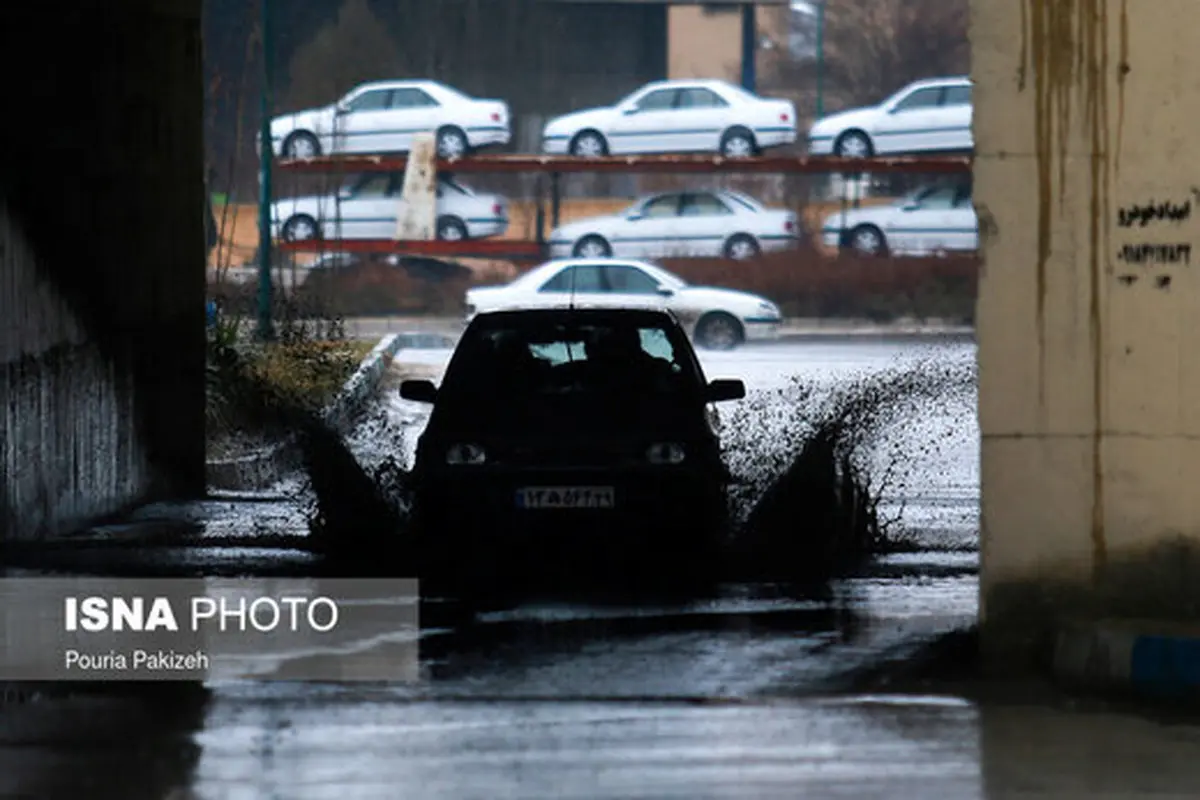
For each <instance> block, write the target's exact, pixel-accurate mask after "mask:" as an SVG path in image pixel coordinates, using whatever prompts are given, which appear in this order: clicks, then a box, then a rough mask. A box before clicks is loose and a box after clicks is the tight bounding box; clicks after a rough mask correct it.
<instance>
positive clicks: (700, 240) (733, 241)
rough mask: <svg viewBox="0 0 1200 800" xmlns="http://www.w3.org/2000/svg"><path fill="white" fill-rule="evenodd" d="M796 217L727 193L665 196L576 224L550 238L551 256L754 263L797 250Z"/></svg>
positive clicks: (739, 195)
mask: <svg viewBox="0 0 1200 800" xmlns="http://www.w3.org/2000/svg"><path fill="white" fill-rule="evenodd" d="M799 236H800V225H799V221H798V220H797V218H796V215H795V214H794V213H793V212H791V211H787V210H786V209H775V208H767V207H765V206H763V204H762V203H759V202H758V201H757V200H755V199H754V198H752V197H749V196H748V195H745V194H742V193H741V192H734V191H728V190H721V191H702V190H692V191H684V192H663V193H660V194H652V195H650V196H648V197H643V198H641V199H640V200H638V201H637V202H636V203H634V204H633V205H632V206H630V207H629V208H627V209H625V210H624V211H622V212H620V213H618V214H611V215H608V216H599V217H588V218H586V219H580V220H575V221H574V222H570V223H568V224H566V225H563V226H561V227H559V228H557V229H555V230H554V231H553V232H552V233H551V234H550V255H551V256H553V257H555V258H565V257H568V256H575V257H587V258H602V257H606V256H614V255H615V256H621V257H625V258H669V257H671V256H682V257H692V256H708V257H718V258H719V257H721V256H724V257H725V258H733V259H739V260H742V259H747V258H753V257H754V256H757V255H758V254H760V253H763V252H770V251H773V250H782V249H786V248H788V247H791V246H793V245H794V244H795V243H796V242H797V240H798V238H799Z"/></svg>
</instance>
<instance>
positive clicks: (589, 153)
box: [567, 130, 608, 158]
mask: <svg viewBox="0 0 1200 800" xmlns="http://www.w3.org/2000/svg"><path fill="white" fill-rule="evenodd" d="M567 151H568V152H569V153H570V154H571V155H573V156H575V157H577V158H597V157H599V156H606V155H608V142H607V141H606V140H605V138H604V136H603V134H601V133H600V132H599V131H593V130H586V131H580V132H579V133H577V134H575V138H573V139H572V140H571V144H570V145H569V146H568V147H567Z"/></svg>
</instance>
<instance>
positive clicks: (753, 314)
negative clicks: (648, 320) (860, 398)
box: [466, 258, 783, 350]
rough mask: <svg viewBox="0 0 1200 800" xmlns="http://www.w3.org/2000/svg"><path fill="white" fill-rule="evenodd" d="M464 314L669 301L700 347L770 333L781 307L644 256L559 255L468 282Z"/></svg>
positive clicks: (775, 330)
mask: <svg viewBox="0 0 1200 800" xmlns="http://www.w3.org/2000/svg"><path fill="white" fill-rule="evenodd" d="M466 304H467V320H468V321H470V319H471V318H472V317H474V316H475V315H476V314H478V313H482V312H485V311H502V310H507V309H519V308H570V307H572V306H573V307H575V308H665V309H667V310H669V311H671V312H673V313H674V314H675V316H676V317H678V318H679V321H680V322H681V323H682V324H683V326H684V328H685V329H686V330H688V331H689V332H690V333H691V335H692V337H693V339H695V341H696V343H697V344H698V345H700V346H701V347H704V348H708V349H714V350H729V349H732V348H735V347H737V346H738V345H739V344H741V343H742V342H745V341H750V340H761V339H773V338H776V337H777V336H778V334H779V326H780V324H781V323H782V322H783V319H782V316H781V315H780V312H779V307H778V306H776V305H775V304H774V303H772V302H770V301H769V300H766V299H764V298H762V297H759V296H758V295H753V294H747V293H746V292H737V291H733V290H731V289H718V288H712V287H707V286H689V285H688V284H687V283H686V282H685V281H684V280H683V279H682V278H680V277H678V276H677V275H673V274H671V273H670V272H667V271H666V270H664V269H663V268H662V267H659V266H657V265H655V264H650V263H647V262H645V261H633V260H623V259H620V260H619V259H586V258H575V259H558V260H555V261H548V262H546V263H545V264H542V265H541V266H539V267H535V268H534V269H532V270H530V271H529V272H526V273H525V274H524V275H522V276H521V277H519V278H517V279H516V280H514V281H513V282H511V283H508V284H505V285H503V286H484V287H478V288H475V289H468V290H467V294H466Z"/></svg>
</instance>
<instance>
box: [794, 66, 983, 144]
mask: <svg viewBox="0 0 1200 800" xmlns="http://www.w3.org/2000/svg"><path fill="white" fill-rule="evenodd" d="M971 86H972V84H971V79H970V78H967V77H954V78H936V79H931V80H923V81H916V82H915V83H910V84H909V85H908V86H905V87H904V88H903V89H901V90H900V91H898V92H896V93H895V94H893V95H892V96H891V97H889V98H888V99H886V100H884V101H883V102H882V103H880V104H879V105H877V106H869V107H866V108H856V109H851V110H849V111H843V112H841V113H838V114H831V115H830V116H827V117H824V118H823V119H820V120H817V122H816V123H814V124H813V126H812V128H811V129H810V130H809V133H808V152H809V153H810V154H812V155H814V156H840V157H843V158H869V157H871V156H889V155H902V154H907V153H952V152H969V151H971V150H973V149H974V147H975V138H974V135H973V133H972V131H971V119H972V109H973V106H972V104H971Z"/></svg>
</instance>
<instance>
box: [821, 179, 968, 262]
mask: <svg viewBox="0 0 1200 800" xmlns="http://www.w3.org/2000/svg"><path fill="white" fill-rule="evenodd" d="M821 230H822V237H823V241H824V244H825V246H826V247H829V248H844V249H849V250H855V251H857V252H860V253H865V254H867V255H879V256H882V255H889V254H891V255H931V254H937V253H943V252H956V251H957V252H970V251H973V250H976V249H978V247H979V220H978V218H977V217H976V214H975V206H974V204H973V203H972V202H971V185H970V183H969V182H962V183H960V184H957V185H956V184H954V183H950V184H946V185H935V186H927V187H925V188H923V189H920V190H918V191H916V192H913V193H912V194H910V195H909V196H908V197H905V198H903V199H901V200H898V201H897V202H896V203H894V204H893V205H886V206H868V207H866V208H856V209H850V210H847V211H845V212H837V213H835V214H831V215H830V216H828V217H827V218H826V219H825V222H824V224H823V225H822V226H821Z"/></svg>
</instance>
